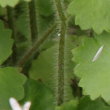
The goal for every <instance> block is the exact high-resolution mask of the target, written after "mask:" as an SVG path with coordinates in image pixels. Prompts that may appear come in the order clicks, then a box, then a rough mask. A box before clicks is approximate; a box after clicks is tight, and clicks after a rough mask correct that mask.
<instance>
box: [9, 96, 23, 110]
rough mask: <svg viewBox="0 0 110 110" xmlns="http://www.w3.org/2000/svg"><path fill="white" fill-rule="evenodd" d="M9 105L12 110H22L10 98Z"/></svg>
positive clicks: (15, 101)
mask: <svg viewBox="0 0 110 110" xmlns="http://www.w3.org/2000/svg"><path fill="white" fill-rule="evenodd" d="M9 103H10V105H11V108H12V110H22V108H21V106H20V105H19V103H18V102H17V100H16V99H15V98H13V97H12V98H10V99H9Z"/></svg>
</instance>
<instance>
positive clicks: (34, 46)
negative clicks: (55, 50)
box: [17, 24, 56, 67]
mask: <svg viewBox="0 0 110 110" xmlns="http://www.w3.org/2000/svg"><path fill="white" fill-rule="evenodd" d="M55 28H56V24H54V25H52V26H51V27H50V28H49V29H48V31H47V32H46V33H44V35H43V36H42V37H41V39H39V40H36V42H35V44H34V45H33V46H32V47H31V48H30V49H29V50H28V52H26V54H25V55H24V56H23V57H22V58H21V59H20V61H19V62H18V64H17V65H18V66H19V67H23V66H24V64H25V63H26V61H28V59H29V58H30V57H31V56H33V54H34V53H35V52H36V51H37V50H38V48H39V47H40V46H41V44H42V43H43V42H44V41H45V40H46V39H47V38H48V36H49V35H50V34H51V33H52V32H53V31H54V29H55Z"/></svg>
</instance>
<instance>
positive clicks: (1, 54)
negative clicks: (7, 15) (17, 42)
mask: <svg viewBox="0 0 110 110" xmlns="http://www.w3.org/2000/svg"><path fill="white" fill-rule="evenodd" d="M12 46H13V39H11V30H9V29H5V28H4V26H3V22H2V21H0V64H2V63H3V62H4V61H5V60H6V59H7V58H8V57H9V56H10V55H11V53H12Z"/></svg>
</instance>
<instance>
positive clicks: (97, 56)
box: [92, 45, 104, 62]
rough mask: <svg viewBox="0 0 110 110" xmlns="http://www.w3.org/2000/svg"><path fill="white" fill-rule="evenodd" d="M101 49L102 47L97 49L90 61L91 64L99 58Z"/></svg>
mask: <svg viewBox="0 0 110 110" xmlns="http://www.w3.org/2000/svg"><path fill="white" fill-rule="evenodd" d="M103 48H104V45H103V46H101V47H100V48H99V49H98V51H97V53H96V54H95V56H94V58H93V59H92V62H94V61H96V60H97V59H98V58H99V56H100V54H101V53H102V50H103Z"/></svg>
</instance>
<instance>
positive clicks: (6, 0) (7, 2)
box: [0, 0, 31, 7]
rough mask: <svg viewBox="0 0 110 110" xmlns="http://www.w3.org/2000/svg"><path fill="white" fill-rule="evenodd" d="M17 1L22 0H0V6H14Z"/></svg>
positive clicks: (27, 0)
mask: <svg viewBox="0 0 110 110" xmlns="http://www.w3.org/2000/svg"><path fill="white" fill-rule="evenodd" d="M19 1H22V0H0V6H1V7H6V6H11V7H14V6H16V5H17V4H18V3H19ZM24 1H26V2H29V1H31V0H24Z"/></svg>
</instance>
